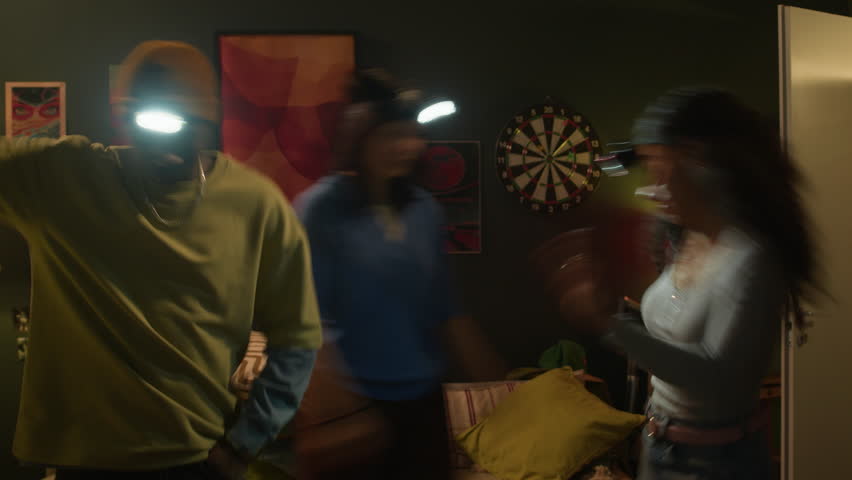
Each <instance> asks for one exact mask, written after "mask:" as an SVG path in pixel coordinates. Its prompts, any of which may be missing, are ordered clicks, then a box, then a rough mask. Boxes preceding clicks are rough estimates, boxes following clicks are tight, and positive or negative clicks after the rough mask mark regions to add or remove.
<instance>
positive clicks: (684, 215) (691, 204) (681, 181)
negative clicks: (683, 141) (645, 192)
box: [636, 145, 712, 225]
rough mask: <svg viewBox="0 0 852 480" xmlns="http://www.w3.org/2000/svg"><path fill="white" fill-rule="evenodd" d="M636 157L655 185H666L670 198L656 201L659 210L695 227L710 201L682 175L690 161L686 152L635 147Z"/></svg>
mask: <svg viewBox="0 0 852 480" xmlns="http://www.w3.org/2000/svg"><path fill="white" fill-rule="evenodd" d="M636 154H637V156H638V157H639V159H640V161H641V162H642V164H643V166H644V167H645V169H646V171H647V173H648V175H649V176H650V177H651V180H652V181H653V182H654V183H655V184H656V185H666V187H667V189H668V191H669V193H670V194H671V199H670V200H668V201H661V200H658V202H659V203H660V207H661V208H663V209H664V211H665V212H666V213H668V214H670V215H674V216H676V217H679V218H680V221H681V222H682V223H684V224H685V225H689V224H696V220H700V219H701V218H702V216H703V215H705V214H706V211H707V209H706V205H707V202H708V201H712V200H711V199H708V198H706V196H707V194H708V193H709V192H705V191H704V190H703V189H701V188H700V187H699V186H697V185H694V183H693V182H691V181H690V180H689V177H688V176H687V175H686V174H685V172H684V169H685V168H689V162H692V161H694V160H691V159H690V158H689V156H688V155H687V152H686V150H685V149H684V148H683V147H680V146H673V145H638V146H636Z"/></svg>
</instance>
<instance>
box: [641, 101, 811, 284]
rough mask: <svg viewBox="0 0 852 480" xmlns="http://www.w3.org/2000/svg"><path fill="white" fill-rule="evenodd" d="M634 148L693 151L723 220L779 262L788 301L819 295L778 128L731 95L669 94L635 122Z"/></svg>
mask: <svg viewBox="0 0 852 480" xmlns="http://www.w3.org/2000/svg"><path fill="white" fill-rule="evenodd" d="M634 143H644V144H649V143H661V144H669V145H693V146H695V145H697V146H698V148H697V150H695V151H697V155H698V158H697V160H698V161H699V163H701V164H703V165H704V166H706V170H707V171H708V172H709V174H708V175H705V177H704V180H705V181H707V182H708V184H709V185H708V188H712V189H714V190H717V191H719V192H720V195H719V197H720V199H721V203H720V205H719V207H720V208H721V209H722V212H721V213H723V214H724V215H726V216H727V217H728V218H729V219H730V220H731V221H733V222H735V223H736V224H738V225H739V226H741V227H742V228H744V229H746V230H748V231H750V232H752V233H754V234H756V235H757V236H758V237H760V238H762V239H763V240H764V241H765V242H766V243H767V244H768V245H769V246H770V248H773V249H774V250H775V253H776V258H778V259H779V261H783V267H784V269H785V271H786V274H787V277H788V279H789V284H790V293H791V295H792V298H794V299H798V298H799V297H801V296H811V295H813V294H815V293H817V292H822V288H821V287H820V286H819V283H820V282H819V281H818V279H817V276H818V275H817V271H818V268H817V260H816V257H815V248H814V245H813V240H812V238H811V236H810V234H809V232H810V230H811V228H810V220H809V218H808V215H807V213H806V212H805V208H804V205H803V203H802V199H801V196H800V192H799V187H800V185H801V183H802V182H801V175H800V173H799V171H798V169H797V168H796V166H795V165H794V163H793V161H792V160H791V158H790V157H789V155H788V154H787V152H785V151H784V148H783V147H782V143H781V141H780V137H779V134H778V130H777V129H775V128H772V127H771V126H770V124H769V123H768V122H766V121H765V120H764V118H763V117H762V116H761V115H760V114H759V113H758V112H757V111H755V110H753V109H751V108H749V107H748V106H746V105H745V104H744V103H742V102H741V101H740V100H739V99H738V98H737V97H736V96H734V95H733V94H731V93H729V92H726V91H724V90H719V89H716V88H708V87H691V88H680V89H676V90H672V91H670V92H668V93H666V94H665V95H663V96H662V97H660V98H659V99H657V100H656V101H655V102H654V103H652V104H651V105H650V106H649V107H648V108H647V109H646V110H645V112H644V113H643V114H642V116H641V117H640V118H639V120H637V122H636V125H635V128H634Z"/></svg>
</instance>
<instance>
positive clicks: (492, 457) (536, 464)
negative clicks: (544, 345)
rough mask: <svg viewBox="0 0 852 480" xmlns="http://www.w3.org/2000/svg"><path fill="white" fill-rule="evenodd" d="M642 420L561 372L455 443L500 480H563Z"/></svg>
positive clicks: (539, 380)
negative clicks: (609, 403)
mask: <svg viewBox="0 0 852 480" xmlns="http://www.w3.org/2000/svg"><path fill="white" fill-rule="evenodd" d="M644 421H645V417H644V416H642V415H635V414H632V413H627V412H622V411H620V410H616V409H614V408H612V407H610V406H609V405H607V404H606V403H604V402H603V401H601V400H600V399H599V398H597V397H596V396H594V395H592V394H591V393H589V392H588V391H587V390H586V388H585V387H584V386H583V383H582V382H581V381H579V380H577V378H576V377H575V376H574V374H573V372H572V371H571V369H570V368H568V367H565V368H558V369H554V370H551V371H550V372H548V373H546V374H544V375H541V376H539V377H536V378H535V379H533V380H530V381H529V382H527V383H525V384H523V385H521V386H520V387H519V388H518V389H517V391H515V393H513V394H512V395H509V396H507V397H506V399H505V400H503V401H502V402H500V404H499V405H498V406H497V408H495V409H494V411H493V412H491V415H489V416H488V417H487V418H486V419H485V420H483V421H482V422H480V423H478V424H477V425H475V426H474V427H472V428H471V429H470V430H468V431H466V432H464V433H462V434H461V435H459V436H458V437H457V440H458V441H459V443H460V444H461V446H462V448H464V449H465V451H467V453H468V455H470V458H471V459H473V461H474V462H476V463H477V464H479V465H480V466H482V467H483V468H484V469H486V470H488V471H489V472H490V473H491V474H493V475H495V476H497V477H499V478H501V479H503V480H564V479H567V478H569V477H570V476H571V475H573V474H575V473H577V471H579V470H580V469H581V468H582V467H583V466H584V465H586V464H587V463H589V462H590V461H592V460H594V459H595V458H596V457H599V456H601V455H603V454H604V453H606V452H607V450H609V449H611V448H612V447H614V446H616V445H617V444H618V443H619V442H621V441H623V440H624V439H625V438H627V436H628V435H629V434H630V433H631V432H632V431H633V430H635V429H636V428H637V427H639V426H640V425H642V423H643V422H644Z"/></svg>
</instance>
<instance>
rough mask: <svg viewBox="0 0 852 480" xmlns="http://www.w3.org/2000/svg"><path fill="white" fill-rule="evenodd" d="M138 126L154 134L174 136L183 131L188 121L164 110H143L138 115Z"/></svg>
mask: <svg viewBox="0 0 852 480" xmlns="http://www.w3.org/2000/svg"><path fill="white" fill-rule="evenodd" d="M136 125H138V126H139V127H141V128H143V129H145V130H149V131H152V132H157V133H165V134H172V133H177V132H179V131H181V130H183V127H184V125H186V120H184V119H183V117H181V116H180V115H175V114H174V113H170V112H167V111H164V110H142V111H139V112H137V113H136Z"/></svg>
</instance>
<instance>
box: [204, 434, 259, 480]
mask: <svg viewBox="0 0 852 480" xmlns="http://www.w3.org/2000/svg"><path fill="white" fill-rule="evenodd" d="M207 464H208V465H209V466H210V467H211V468H212V469H213V470H214V471H215V472H216V473H218V474H219V476H220V477H221V478H223V479H226V480H243V478H245V473H246V470H248V465H249V460H248V459H246V458H243V457H241V456H240V455H239V454H238V453H237V451H236V450H235V449H234V448H233V447H232V446H230V445H229V444H227V443H226V442H224V441H219V442H217V443H216V445H214V446H213V448H211V449H210V453H209V454H208V455H207Z"/></svg>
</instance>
